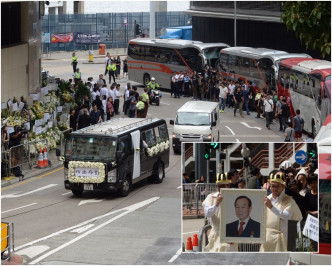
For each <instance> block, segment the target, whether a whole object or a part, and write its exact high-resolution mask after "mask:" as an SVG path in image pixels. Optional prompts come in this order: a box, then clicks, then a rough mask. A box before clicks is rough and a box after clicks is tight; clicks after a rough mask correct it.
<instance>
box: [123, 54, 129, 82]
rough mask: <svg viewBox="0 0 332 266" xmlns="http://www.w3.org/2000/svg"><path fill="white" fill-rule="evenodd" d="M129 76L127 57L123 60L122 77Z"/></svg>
mask: <svg viewBox="0 0 332 266" xmlns="http://www.w3.org/2000/svg"><path fill="white" fill-rule="evenodd" d="M125 77H126V78H127V77H128V61H127V57H126V58H125V59H124V60H123V75H122V78H125Z"/></svg>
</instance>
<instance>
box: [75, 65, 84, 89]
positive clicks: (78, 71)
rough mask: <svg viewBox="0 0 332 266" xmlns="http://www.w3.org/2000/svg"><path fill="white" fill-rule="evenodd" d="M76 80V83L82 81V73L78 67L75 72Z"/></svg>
mask: <svg viewBox="0 0 332 266" xmlns="http://www.w3.org/2000/svg"><path fill="white" fill-rule="evenodd" d="M74 80H75V84H76V85H77V84H78V83H79V81H82V73H81V72H80V69H79V68H76V71H75V73H74Z"/></svg>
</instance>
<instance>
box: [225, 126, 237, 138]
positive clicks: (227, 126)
mask: <svg viewBox="0 0 332 266" xmlns="http://www.w3.org/2000/svg"><path fill="white" fill-rule="evenodd" d="M225 127H227V129H228V130H229V131H230V132H231V133H232V135H233V136H235V133H234V131H233V130H231V128H230V127H229V126H225Z"/></svg>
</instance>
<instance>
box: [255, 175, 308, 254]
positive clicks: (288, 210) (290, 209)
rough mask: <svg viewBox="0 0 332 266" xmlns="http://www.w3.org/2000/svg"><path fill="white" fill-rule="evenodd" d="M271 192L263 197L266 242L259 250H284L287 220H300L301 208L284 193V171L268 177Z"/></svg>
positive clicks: (285, 249) (285, 247)
mask: <svg viewBox="0 0 332 266" xmlns="http://www.w3.org/2000/svg"><path fill="white" fill-rule="evenodd" d="M270 183H271V185H270V189H271V191H272V193H271V194H270V195H269V196H267V197H265V198H264V204H265V205H266V207H267V211H266V242H265V243H264V244H262V245H261V248H260V251H265V252H285V251H287V241H288V221H289V220H295V221H301V220H302V214H301V210H300V208H299V207H298V205H297V204H296V202H295V201H294V199H293V198H292V197H291V196H288V195H287V194H285V186H286V177H285V173H284V172H282V171H278V172H276V173H275V175H274V176H272V178H271V179H270Z"/></svg>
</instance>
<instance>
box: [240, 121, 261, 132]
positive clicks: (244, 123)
mask: <svg viewBox="0 0 332 266" xmlns="http://www.w3.org/2000/svg"><path fill="white" fill-rule="evenodd" d="M240 123H241V124H242V125H244V126H246V127H247V128H256V129H258V130H262V128H261V127H252V126H249V125H248V123H246V122H240Z"/></svg>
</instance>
